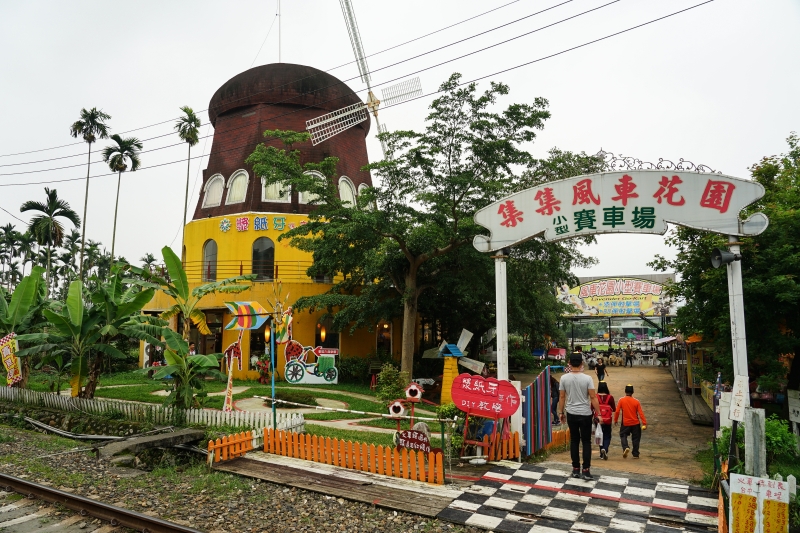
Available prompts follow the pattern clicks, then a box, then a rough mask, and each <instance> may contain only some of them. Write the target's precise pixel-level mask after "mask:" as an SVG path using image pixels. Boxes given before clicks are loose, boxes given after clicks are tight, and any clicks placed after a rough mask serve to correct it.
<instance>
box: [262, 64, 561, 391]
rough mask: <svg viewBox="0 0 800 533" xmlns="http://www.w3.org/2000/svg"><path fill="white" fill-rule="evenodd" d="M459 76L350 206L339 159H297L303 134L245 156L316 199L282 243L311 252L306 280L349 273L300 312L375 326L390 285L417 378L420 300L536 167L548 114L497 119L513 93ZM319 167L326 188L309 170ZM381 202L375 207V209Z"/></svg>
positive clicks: (533, 111) (541, 105) (397, 135)
mask: <svg viewBox="0 0 800 533" xmlns="http://www.w3.org/2000/svg"><path fill="white" fill-rule="evenodd" d="M460 79H461V76H460V75H459V74H454V75H453V76H451V77H450V79H448V80H447V81H446V82H444V83H443V84H442V86H441V91H442V93H443V94H442V96H440V97H439V98H437V99H435V100H434V101H433V103H432V104H431V112H430V114H429V115H428V117H427V119H426V120H427V126H426V129H425V131H424V132H421V133H418V132H414V131H398V132H392V133H384V134H382V135H381V137H382V140H383V141H384V142H386V145H387V159H385V160H383V161H380V162H378V163H374V164H371V165H369V166H368V168H369V170H371V171H373V172H375V173H376V174H377V176H378V177H379V178H380V179H379V180H377V181H376V183H379V184H380V185H379V186H376V187H373V188H370V189H368V190H366V191H364V193H363V194H360V195H359V197H358V198H357V200H356V205H351V204H350V203H349V202H343V201H342V200H341V199H340V198H339V197H338V196H337V195H336V189H335V188H334V187H333V183H332V182H331V180H330V178H331V177H332V176H333V174H334V172H333V171H334V170H335V162H336V160H335V159H332V158H327V159H325V160H324V161H322V162H320V163H317V164H306V165H303V166H301V165H300V164H299V154H297V152H296V151H292V150H291V145H292V144H293V143H294V142H298V141H300V140H303V139H305V137H304V136H303V134H294V133H290V134H287V133H286V132H283V134H281V132H265V135H269V136H278V137H279V138H281V139H282V140H283V142H284V144H286V146H287V147H288V148H289V151H288V152H287V151H286V150H279V149H277V148H274V147H267V146H265V145H260V146H259V147H257V149H256V151H255V152H254V153H253V154H252V155H251V156H250V157H249V158H248V159H247V162H248V163H250V164H252V165H253V170H254V172H255V174H256V175H259V176H264V177H265V179H266V180H267V182H268V183H286V184H288V185H289V186H291V187H293V188H294V189H295V190H298V191H301V192H309V193H312V194H316V195H317V196H318V197H319V200H317V202H316V203H317V204H318V205H319V207H318V209H316V210H315V211H314V212H313V213H312V214H311V215H310V216H309V218H310V221H309V223H308V224H306V225H303V226H299V227H298V228H295V229H293V230H290V231H289V232H288V233H286V234H284V235H283V236H282V237H281V238H289V239H292V243H293V245H295V246H297V247H299V248H300V249H302V250H306V251H309V252H312V253H313V256H314V265H313V266H312V267H311V269H309V274H311V275H315V274H328V275H330V274H331V273H342V274H343V277H344V279H343V280H342V281H340V282H337V283H335V284H334V286H333V287H332V289H331V290H330V291H329V293H328V294H324V295H319V296H312V297H306V298H301V299H300V300H298V302H297V304H296V306H295V308H297V309H303V308H325V309H327V310H328V311H329V312H330V311H332V310H333V309H337V310H338V312H337V313H336V315H335V316H334V326H335V327H337V328H338V329H342V328H344V327H345V326H347V325H348V324H352V327H359V326H365V325H366V326H371V325H373V324H374V317H375V316H376V315H377V316H380V315H381V314H383V313H385V312H386V310H387V309H386V306H387V305H391V299H387V297H386V291H385V289H391V290H393V291H395V292H396V293H397V294H398V295H399V296H400V297H401V298H402V303H403V337H402V359H401V366H402V371H404V372H407V373H408V375H409V377H411V375H412V371H413V356H414V348H415V343H414V340H415V339H414V332H415V329H416V328H415V324H416V320H417V313H418V302H419V298H420V295H421V294H422V293H423V292H424V291H425V290H427V289H430V288H432V287H433V286H434V280H435V277H436V276H437V274H438V272H437V269H436V266H435V264H436V263H437V261H436V260H437V259H438V258H440V257H443V256H446V255H447V254H450V253H452V252H454V251H455V250H457V249H459V248H461V247H462V246H464V245H468V244H469V243H470V242H471V241H472V238H473V237H474V236H475V235H476V234H477V233H479V232H481V230H482V228H480V227H478V226H477V225H476V224H475V223H474V221H473V218H472V217H473V213H474V212H475V211H476V210H477V209H479V208H481V207H483V206H485V205H487V204H489V203H491V202H492V201H494V200H496V199H497V198H498V197H500V196H501V195H502V193H504V192H506V191H508V190H509V189H510V188H511V187H512V186H513V184H514V183H515V181H517V180H518V179H519V176H518V175H517V174H516V172H517V169H520V168H522V169H524V168H527V167H529V166H530V165H531V164H532V163H533V157H532V156H531V155H530V153H528V152H527V151H526V150H525V149H524V148H523V144H526V143H530V142H532V141H533V140H534V138H535V136H536V134H535V131H534V130H536V129H541V128H542V127H543V126H544V121H545V120H546V119H547V118H549V116H550V113H549V112H548V111H547V101H546V100H545V99H543V98H536V99H534V101H533V103H532V104H530V105H528V104H512V105H509V106H508V107H507V108H505V109H504V110H503V111H500V112H494V111H493V110H492V108H493V107H494V106H495V105H496V104H497V100H498V98H500V97H503V96H505V95H507V94H508V91H509V89H508V87H507V86H506V85H504V84H501V83H492V84H491V86H490V88H489V89H488V90H487V91H485V92H484V93H483V94H477V87H476V85H475V84H467V85H463V86H461V85H460ZM307 170H317V171H319V172H321V173H322V174H323V175H325V176H328V178H329V179H328V180H327V181H323V180H320V179H319V178H317V177H315V176H313V175H310V174H305V173H304V171H307ZM376 207H377V208H376Z"/></svg>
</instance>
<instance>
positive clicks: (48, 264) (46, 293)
mask: <svg viewBox="0 0 800 533" xmlns="http://www.w3.org/2000/svg"><path fill="white" fill-rule="evenodd" d="M52 234H53V232H52V231H51V232H50V237H51V238H50V241H51V242H52V240H53V239H52ZM50 248H52V244H51V243H47V277H46V280H45V283H46V284H47V285H46V286H45V291H44V298H45V300H46V299H47V298H49V297H50Z"/></svg>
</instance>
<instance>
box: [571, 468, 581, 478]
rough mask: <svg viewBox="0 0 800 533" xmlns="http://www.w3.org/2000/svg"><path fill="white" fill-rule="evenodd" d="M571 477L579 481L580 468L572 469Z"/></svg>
mask: <svg viewBox="0 0 800 533" xmlns="http://www.w3.org/2000/svg"><path fill="white" fill-rule="evenodd" d="M572 477H574V478H576V479H580V478H581V469H580V468H573V469H572Z"/></svg>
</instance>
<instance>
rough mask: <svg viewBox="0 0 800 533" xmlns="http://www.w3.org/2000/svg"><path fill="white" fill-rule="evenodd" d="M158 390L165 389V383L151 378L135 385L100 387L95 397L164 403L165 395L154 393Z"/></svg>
mask: <svg viewBox="0 0 800 533" xmlns="http://www.w3.org/2000/svg"><path fill="white" fill-rule="evenodd" d="M158 390H164V384H163V383H161V382H159V381H153V380H152V379H151V380H150V381H149V382H148V383H142V384H140V385H136V386H133V387H114V388H111V389H104V388H98V389H97V390H96V391H95V393H94V397H95V398H108V399H114V400H127V401H130V402H146V403H163V402H164V397H163V396H157V395H155V394H153V393H154V392H155V391H158Z"/></svg>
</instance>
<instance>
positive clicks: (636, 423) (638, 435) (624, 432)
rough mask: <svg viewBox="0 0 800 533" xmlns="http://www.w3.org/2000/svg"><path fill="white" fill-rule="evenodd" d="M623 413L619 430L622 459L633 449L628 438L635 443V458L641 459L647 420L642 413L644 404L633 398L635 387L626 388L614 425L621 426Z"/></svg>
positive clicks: (615, 414)
mask: <svg viewBox="0 0 800 533" xmlns="http://www.w3.org/2000/svg"><path fill="white" fill-rule="evenodd" d="M620 413H622V427H621V428H620V430H619V439H620V443H621V444H622V457H628V454H629V453H631V449H630V447H629V446H628V436H629V435H630V437H631V440H632V441H633V458H634V459H638V458H639V441H641V440H642V430H645V429H647V419H646V418H645V417H644V411H642V404H641V403H639V400H637V399H636V398H634V397H633V385H631V384H628V385H626V386H625V397H624V398H621V399H620V401H619V403H617V411H616V413H614V425H615V426H616V425H618V424H619V414H620Z"/></svg>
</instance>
